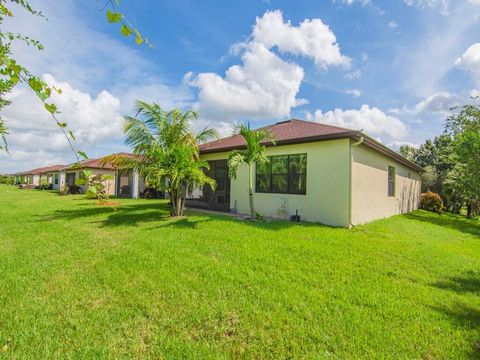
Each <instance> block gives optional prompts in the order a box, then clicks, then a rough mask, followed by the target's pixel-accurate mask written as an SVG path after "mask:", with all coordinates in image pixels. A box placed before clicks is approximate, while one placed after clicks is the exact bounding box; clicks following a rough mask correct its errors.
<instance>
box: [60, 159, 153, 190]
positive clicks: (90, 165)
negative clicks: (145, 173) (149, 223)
mask: <svg viewBox="0 0 480 360" xmlns="http://www.w3.org/2000/svg"><path fill="white" fill-rule="evenodd" d="M114 155H117V156H125V157H130V156H133V155H132V154H129V153H118V154H114ZM103 159H104V158H98V159H88V160H83V161H80V163H72V164H70V165H67V166H64V167H62V168H60V170H59V171H60V187H61V188H64V187H66V186H72V185H75V182H76V180H77V179H81V178H83V176H84V175H83V170H89V171H91V172H92V176H93V175H111V176H112V179H111V180H107V181H106V190H107V193H108V194H109V195H114V196H116V197H126V198H138V197H139V196H140V194H141V193H142V192H143V190H144V189H145V181H144V179H143V177H142V176H140V175H139V174H138V173H137V172H136V171H133V170H130V169H125V170H122V169H117V168H115V167H114V166H113V165H112V164H111V163H107V164H104V161H103ZM80 188H81V190H82V191H85V190H86V186H81V187H80Z"/></svg>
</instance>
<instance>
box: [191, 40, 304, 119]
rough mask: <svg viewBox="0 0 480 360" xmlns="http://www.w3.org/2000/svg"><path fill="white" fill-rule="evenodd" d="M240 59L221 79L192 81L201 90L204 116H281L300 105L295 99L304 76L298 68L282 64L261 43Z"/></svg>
mask: <svg viewBox="0 0 480 360" xmlns="http://www.w3.org/2000/svg"><path fill="white" fill-rule="evenodd" d="M242 60H243V65H235V66H232V67H230V68H229V69H228V70H227V72H226V74H225V77H224V78H222V77H220V76H219V75H217V74H214V73H203V74H199V75H198V76H197V77H196V78H195V79H194V80H193V81H192V84H193V85H194V86H196V87H198V88H199V89H200V90H199V99H200V101H201V103H202V114H203V116H206V117H207V118H208V117H220V118H227V119H236V118H239V117H242V116H248V117H252V118H262V117H282V116H286V115H288V114H289V113H290V109H291V108H292V107H295V106H298V105H299V104H301V100H299V99H297V98H296V95H297V93H298V91H299V88H300V83H301V82H302V79H303V76H304V73H303V69H302V68H301V67H300V66H298V65H296V64H293V63H288V62H285V61H283V60H282V59H280V58H279V57H278V56H277V55H275V54H274V53H273V52H271V51H269V50H268V49H266V48H265V47H264V46H263V45H261V44H252V46H250V49H249V51H247V52H245V53H244V54H243V56H242Z"/></svg>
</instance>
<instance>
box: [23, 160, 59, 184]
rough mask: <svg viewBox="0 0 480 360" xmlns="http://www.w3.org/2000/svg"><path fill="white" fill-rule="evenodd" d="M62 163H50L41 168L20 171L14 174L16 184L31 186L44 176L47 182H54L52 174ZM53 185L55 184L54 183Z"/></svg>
mask: <svg viewBox="0 0 480 360" xmlns="http://www.w3.org/2000/svg"><path fill="white" fill-rule="evenodd" d="M62 166H63V165H52V166H45V167H41V168H36V169H33V170H28V171H23V172H20V173H16V174H14V176H15V183H16V184H27V185H31V186H32V187H35V186H38V185H40V179H41V178H42V177H46V178H47V179H48V183H49V184H53V183H54V177H53V174H54V173H56V172H57V171H58V169H60V168H61V167H62ZM54 186H55V185H54Z"/></svg>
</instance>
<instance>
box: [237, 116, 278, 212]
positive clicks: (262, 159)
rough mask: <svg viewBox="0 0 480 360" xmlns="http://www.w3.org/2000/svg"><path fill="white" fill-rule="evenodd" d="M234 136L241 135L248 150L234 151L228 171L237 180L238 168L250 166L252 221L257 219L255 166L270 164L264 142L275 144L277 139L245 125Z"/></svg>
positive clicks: (240, 126)
mask: <svg viewBox="0 0 480 360" xmlns="http://www.w3.org/2000/svg"><path fill="white" fill-rule="evenodd" d="M234 135H241V136H242V137H243V138H244V139H245V145H246V148H245V149H244V150H233V151H232V152H231V153H230V155H229V156H228V169H229V172H230V177H232V178H233V179H235V178H236V177H237V170H238V168H239V167H240V166H241V165H243V164H247V165H248V200H249V203H250V216H251V217H252V219H255V218H256V212H255V206H254V204H253V164H254V163H260V164H264V163H266V162H268V158H267V156H266V155H265V145H263V144H262V142H263V141H264V140H269V141H271V142H272V144H275V139H274V138H273V136H272V134H271V133H270V132H269V131H267V130H250V129H249V128H248V127H246V126H245V125H243V124H240V125H238V126H237V128H236V129H235V131H234Z"/></svg>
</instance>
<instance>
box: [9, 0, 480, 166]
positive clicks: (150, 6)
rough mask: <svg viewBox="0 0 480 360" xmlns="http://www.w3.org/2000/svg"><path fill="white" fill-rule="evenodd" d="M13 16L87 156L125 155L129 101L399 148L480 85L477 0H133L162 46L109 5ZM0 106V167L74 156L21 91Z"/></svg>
mask: <svg viewBox="0 0 480 360" xmlns="http://www.w3.org/2000/svg"><path fill="white" fill-rule="evenodd" d="M32 4H33V5H34V6H35V7H36V8H38V9H42V10H43V12H44V14H45V16H46V17H47V18H48V21H46V20H44V19H41V18H38V19H37V18H33V17H32V16H30V15H28V14H25V13H24V12H23V11H21V10H16V11H15V17H14V19H13V21H10V22H7V23H6V24H5V25H6V27H8V28H9V29H11V30H14V31H21V32H22V33H25V34H28V35H31V36H32V37H34V38H36V39H38V40H40V41H42V42H43V43H44V45H45V51H43V52H36V51H35V50H34V49H32V48H28V47H25V46H23V45H19V46H16V47H15V49H14V53H15V55H16V56H17V57H18V59H19V60H20V61H21V62H22V63H23V64H25V65H27V66H28V67H30V68H31V69H32V71H33V72H35V73H36V74H38V75H42V76H44V78H45V79H46V80H47V81H48V82H50V83H52V84H56V85H57V86H60V87H61V88H62V90H64V92H63V94H62V95H61V96H58V97H56V98H55V101H56V103H57V104H58V105H59V107H60V110H61V111H62V114H61V117H62V118H63V119H64V120H65V121H67V122H68V123H69V126H70V128H71V129H72V131H73V132H74V133H75V134H76V136H77V146H78V147H79V148H81V149H82V150H86V152H87V153H88V155H89V156H91V157H95V156H101V155H104V154H108V153H112V152H115V151H125V150H127V151H128V148H126V147H125V146H124V145H123V136H122V133H121V130H120V128H121V117H122V115H125V114H132V112H133V104H134V101H135V99H143V100H146V101H157V102H159V103H160V104H161V105H162V106H163V107H165V108H167V109H168V108H171V107H181V108H184V109H186V108H194V109H196V110H198V111H199V113H200V120H199V124H198V125H197V126H198V127H200V126H203V125H210V126H213V127H215V128H216V129H218V130H219V132H220V133H221V134H222V135H227V134H229V133H230V131H231V129H232V127H233V126H234V124H235V123H237V122H240V121H250V122H251V124H252V126H254V127H257V126H261V125H264V124H268V123H273V122H276V121H280V120H283V119H286V118H290V117H296V118H300V119H308V120H312V121H319V122H325V123H331V124H336V125H340V126H345V127H350V128H354V129H358V130H360V129H363V130H364V131H365V132H366V133H367V134H369V135H371V136H373V137H374V138H377V139H378V140H380V141H382V142H383V143H384V144H386V145H388V146H391V147H393V148H396V147H398V146H399V145H400V144H403V143H409V144H414V145H418V144H420V143H422V142H423V141H424V140H425V139H426V138H429V137H433V136H435V135H437V134H439V133H441V132H442V127H443V123H444V119H445V117H446V116H447V115H448V113H449V110H448V109H449V108H450V107H451V106H455V105H459V104H462V103H465V102H467V101H469V96H470V95H472V94H473V95H475V94H477V93H478V90H477V89H480V27H479V26H478V25H479V20H478V15H479V13H480V0H464V1H459V0H458V1H455V0H390V1H377V0H324V1H318V0H317V1H313V0H311V1H310V0H304V1H298V2H292V1H276V0H270V1H260V0H259V1H243V2H235V3H233V2H225V1H208V2H207V1H202V2H198V1H175V2H171V1H156V2H152V1H139V0H136V1H130V0H123V1H122V5H121V10H122V11H123V12H124V13H125V15H126V16H127V17H128V19H129V20H130V22H131V23H132V24H134V25H135V26H136V27H138V28H139V29H140V31H141V32H142V34H143V35H144V36H147V37H148V38H149V40H150V42H151V43H152V44H153V45H154V47H153V48H148V47H146V46H137V45H135V44H134V42H133V41H132V39H126V38H122V37H121V35H120V34H119V29H118V27H117V26H115V25H111V24H108V23H107V22H106V20H105V13H104V11H102V10H101V5H102V4H101V2H97V1H94V0H91V1H82V2H79V1H71V0H62V1H60V0H58V1H53V0H51V1H48V2H41V1H32ZM11 98H12V100H13V104H12V105H11V106H9V107H8V108H6V109H5V110H4V111H3V113H2V116H3V117H4V118H5V119H6V121H7V125H8V126H9V128H10V135H9V137H8V141H9V143H10V150H11V154H10V155H6V154H0V172H9V171H17V170H25V169H28V168H33V167H38V166H43V165H49V164H54V163H68V162H71V161H73V156H72V154H71V153H69V151H68V148H67V146H66V143H65V140H64V139H63V138H62V136H61V134H60V133H59V132H58V130H57V129H56V128H55V127H54V126H53V124H52V123H51V120H50V119H49V118H48V116H47V114H45V112H44V111H43V110H42V108H41V106H40V104H39V103H38V101H37V100H36V99H35V98H34V97H33V96H32V94H30V93H29V92H28V90H27V89H24V88H18V89H16V90H15V91H14V93H13V94H12V95H11Z"/></svg>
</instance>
